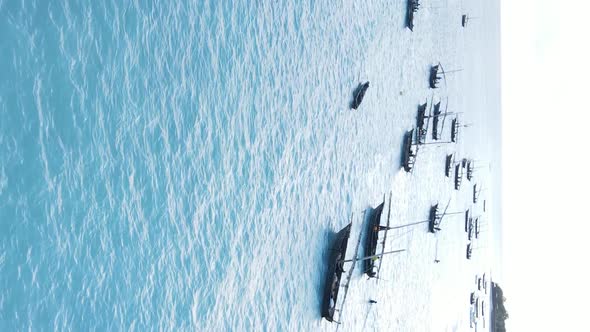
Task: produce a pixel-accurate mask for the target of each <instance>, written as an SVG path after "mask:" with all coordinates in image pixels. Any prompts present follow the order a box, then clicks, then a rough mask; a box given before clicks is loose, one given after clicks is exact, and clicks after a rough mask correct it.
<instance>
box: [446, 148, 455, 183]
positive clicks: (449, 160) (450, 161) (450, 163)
mask: <svg viewBox="0 0 590 332" xmlns="http://www.w3.org/2000/svg"><path fill="white" fill-rule="evenodd" d="M454 159H455V158H454V154H453V153H451V154H448V155H447V157H446V159H445V176H446V177H450V176H451V170H452V167H453V164H454V163H455V162H454Z"/></svg>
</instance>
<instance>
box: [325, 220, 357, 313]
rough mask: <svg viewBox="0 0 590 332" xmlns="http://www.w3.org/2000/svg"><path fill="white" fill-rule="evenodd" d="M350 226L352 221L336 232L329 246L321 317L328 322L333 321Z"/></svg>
mask: <svg viewBox="0 0 590 332" xmlns="http://www.w3.org/2000/svg"><path fill="white" fill-rule="evenodd" d="M351 227H352V221H351V222H350V223H349V224H348V225H347V226H346V227H344V228H343V229H341V230H340V231H339V232H338V233H337V234H336V240H335V241H334V244H333V245H332V247H331V248H330V260H329V265H328V271H327V275H326V277H327V278H326V285H325V288H324V297H323V304H322V317H324V318H326V320H328V321H329V322H333V321H334V312H335V311H336V303H337V300H338V293H339V292H340V281H341V279H342V273H343V272H345V271H344V260H345V255H346V248H347V246H348V239H349V237H350V229H351Z"/></svg>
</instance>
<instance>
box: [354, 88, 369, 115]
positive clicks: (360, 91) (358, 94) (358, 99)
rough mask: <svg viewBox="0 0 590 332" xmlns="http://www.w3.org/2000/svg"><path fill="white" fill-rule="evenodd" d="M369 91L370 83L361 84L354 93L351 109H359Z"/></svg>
mask: <svg viewBox="0 0 590 332" xmlns="http://www.w3.org/2000/svg"><path fill="white" fill-rule="evenodd" d="M367 89H369V82H365V83H361V84H359V85H358V87H357V88H356V91H355V93H354V98H353V100H352V103H350V107H351V108H353V109H357V108H358V107H359V106H360V105H361V103H362V102H363V99H364V98H365V93H366V92H367Z"/></svg>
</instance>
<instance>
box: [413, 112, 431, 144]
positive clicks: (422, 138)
mask: <svg viewBox="0 0 590 332" xmlns="http://www.w3.org/2000/svg"><path fill="white" fill-rule="evenodd" d="M426 106H427V103H424V104H422V105H418V115H417V116H416V136H417V139H416V141H417V143H418V144H424V143H426V134H427V133H428V124H429V118H430V116H427V115H426Z"/></svg>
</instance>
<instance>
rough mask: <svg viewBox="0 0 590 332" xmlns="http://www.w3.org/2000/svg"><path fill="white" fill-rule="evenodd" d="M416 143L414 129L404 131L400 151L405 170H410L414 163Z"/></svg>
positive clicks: (416, 149) (416, 150)
mask: <svg viewBox="0 0 590 332" xmlns="http://www.w3.org/2000/svg"><path fill="white" fill-rule="evenodd" d="M417 155H418V145H417V144H416V143H415V142H414V129H412V130H409V131H407V132H406V134H405V136H404V149H403V151H402V165H403V168H404V170H405V171H406V172H411V171H412V170H413V169H414V164H415V163H416V156H417Z"/></svg>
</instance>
